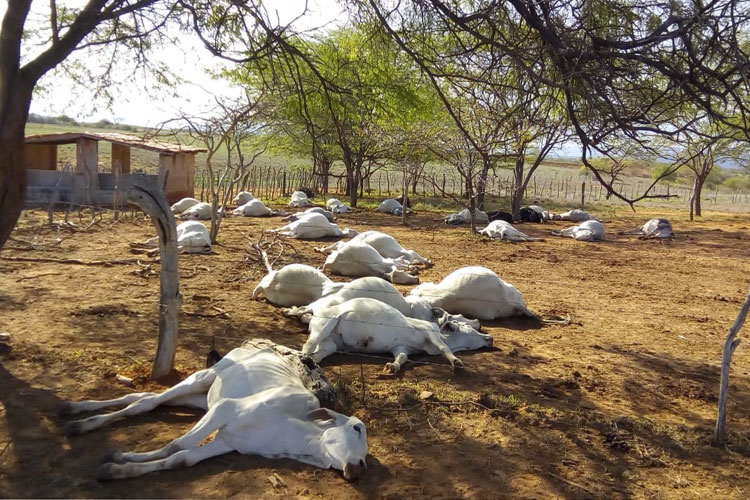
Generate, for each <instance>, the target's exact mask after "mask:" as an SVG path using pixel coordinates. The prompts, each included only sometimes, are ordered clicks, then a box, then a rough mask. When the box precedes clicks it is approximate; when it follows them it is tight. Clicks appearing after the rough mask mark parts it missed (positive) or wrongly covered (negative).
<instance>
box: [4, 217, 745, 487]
mask: <svg viewBox="0 0 750 500" xmlns="http://www.w3.org/2000/svg"><path fill="white" fill-rule="evenodd" d="M652 215H653V214H651V213H648V212H639V213H638V214H632V213H624V212H623V213H622V214H620V215H618V216H617V217H615V218H614V219H612V220H606V221H605V223H606V224H605V225H606V228H607V231H608V237H609V239H608V241H606V242H603V243H583V242H577V241H573V240H568V239H562V238H555V237H550V236H549V230H550V229H555V228H558V229H559V228H560V227H563V226H564V225H566V223H559V222H558V223H551V224H545V225H532V224H525V225H523V227H522V230H524V231H525V232H527V233H528V234H531V235H535V236H545V237H546V240H545V241H541V242H533V243H522V244H508V243H503V242H493V241H488V240H485V239H481V238H478V237H474V236H471V235H470V234H469V232H468V230H467V229H466V228H452V227H450V228H449V227H445V226H443V225H442V224H441V223H439V222H437V221H438V218H439V215H438V214H430V213H422V214H418V215H416V216H414V217H413V218H412V219H411V221H410V227H402V226H400V225H399V219H397V218H391V217H390V216H384V215H382V214H376V213H375V212H372V211H368V212H361V213H355V214H351V215H344V216H341V217H340V219H341V220H340V225H341V226H342V227H352V228H355V229H357V230H365V229H379V230H382V231H386V232H388V233H390V234H392V235H393V236H395V237H396V238H397V239H398V240H399V241H400V242H401V243H402V245H403V246H404V247H406V248H411V249H414V250H417V251H418V252H419V253H421V254H422V255H424V256H427V257H429V258H431V259H432V260H433V261H434V263H435V265H434V267H432V268H429V269H426V270H425V271H424V272H422V274H421V276H420V278H421V280H422V281H439V280H440V279H442V278H443V277H444V276H445V275H447V274H448V273H449V272H450V271H453V270H455V269H457V268H459V267H462V266H466V265H477V264H478V265H483V266H486V267H489V268H491V269H493V270H494V271H495V272H497V274H498V275H499V276H500V277H501V278H503V279H504V280H506V281H508V282H510V283H512V284H514V285H515V286H516V287H517V288H518V289H519V290H520V291H521V292H522V293H523V295H524V299H525V301H526V303H527V305H528V306H529V308H530V309H531V310H532V311H535V312H537V313H538V314H540V315H542V316H547V317H551V316H554V315H567V314H569V315H570V317H571V318H572V324H570V325H567V326H566V325H547V324H540V323H538V322H535V321H532V320H513V321H498V322H496V323H492V324H488V325H486V326H485V327H484V330H485V331H486V332H489V333H490V334H492V336H493V337H494V339H495V347H494V348H493V349H486V350H481V351H475V352H469V353H462V354H460V355H459V356H460V357H461V358H462V359H463V361H464V363H465V365H466V369H465V370H464V371H463V372H459V373H453V372H452V371H451V369H450V366H449V365H448V364H447V362H446V361H445V360H444V359H442V358H440V357H429V356H422V357H419V356H418V357H416V358H415V359H416V360H418V361H427V362H428V363H410V364H409V365H407V367H406V368H405V370H404V371H403V373H402V374H401V375H400V376H398V377H396V378H383V377H381V376H380V374H381V372H382V368H383V364H384V363H385V362H386V361H387V359H385V358H376V357H361V356H354V355H350V356H342V355H334V356H332V357H330V358H328V359H326V360H325V361H324V362H323V363H322V365H323V366H324V368H325V370H326V372H327V374H328V375H329V378H330V379H331V380H332V381H333V382H334V383H335V384H336V385H337V386H338V387H339V388H340V389H341V395H340V397H341V400H342V407H343V411H345V412H347V413H350V414H353V415H356V416H357V417H359V418H361V419H362V420H363V421H364V422H365V424H366V426H367V432H368V436H369V446H370V455H369V456H368V459H367V460H368V466H369V471H368V473H367V475H366V476H365V477H364V478H363V479H361V480H360V481H359V482H357V483H353V484H352V483H348V482H347V481H345V480H344V479H343V477H342V475H341V473H340V472H337V471H334V470H319V469H316V468H313V467H310V466H306V465H303V464H301V463H298V462H294V461H291V460H269V459H264V458H260V457H253V456H241V455H239V454H237V453H232V454H229V455H225V456H222V457H217V458H214V459H209V460H207V461H205V462H203V463H201V464H198V465H196V466H194V467H192V468H190V469H182V470H173V471H165V472H160V473H154V474H151V475H147V476H144V477H141V478H136V479H130V480H121V481H115V482H110V483H100V482H97V481H96V480H95V479H94V474H95V471H96V468H97V466H98V464H99V462H100V460H101V458H102V456H103V455H104V454H105V453H106V452H107V451H109V450H110V449H112V448H115V447H117V448H121V449H124V450H128V451H146V450H151V449H156V448H159V447H161V446H163V445H164V444H166V443H167V442H168V441H169V440H171V439H173V438H175V437H177V436H178V435H180V434H182V433H183V432H185V431H187V430H188V429H189V428H190V427H191V426H192V424H193V423H195V422H196V421H197V419H198V418H199V413H197V412H194V411H188V410H181V409H177V408H166V409H157V410H155V411H153V412H151V413H149V414H145V415H142V416H138V417H133V418H130V419H128V420H123V421H119V422H117V423H115V424H113V425H111V426H109V427H105V428H103V429H101V430H97V431H94V432H92V433H89V434H85V435H81V436H76V437H72V438H67V437H65V436H64V435H63V433H62V432H61V424H63V423H64V422H65V420H64V419H60V418H58V417H57V416H56V408H57V406H58V404H59V403H60V402H61V401H65V400H78V399H84V398H86V399H89V398H93V399H104V398H111V397H115V396H118V395H122V394H124V393H127V392H132V391H135V390H137V391H141V390H162V389H163V387H162V386H159V385H157V384H155V383H152V382H149V381H148V378H147V374H148V371H149V369H150V362H151V360H152V356H153V354H154V352H155V346H156V335H157V331H158V324H157V315H156V311H157V301H158V289H159V274H158V273H159V266H158V264H155V263H152V259H151V258H150V257H148V256H146V255H142V254H141V255H134V254H132V253H131V251H130V248H129V243H130V242H135V241H142V240H145V239H146V238H148V237H150V236H152V235H153V234H154V233H155V231H154V228H153V226H152V224H151V222H150V221H148V220H146V219H144V218H143V217H142V216H137V217H136V216H133V215H127V216H125V217H123V218H122V219H121V220H120V221H119V222H117V223H113V220H112V216H111V214H105V215H104V218H103V219H102V220H101V221H100V222H98V223H97V224H95V225H93V226H91V227H90V228H88V229H87V230H85V231H78V232H75V233H71V232H68V231H64V230H63V231H61V232H60V234H59V236H60V238H61V239H62V242H61V244H60V245H59V247H57V246H54V245H52V246H42V247H38V248H36V249H31V250H29V249H24V245H23V243H20V242H19V241H30V240H32V239H34V241H36V242H37V243H43V242H54V241H55V238H57V237H58V233H57V232H55V231H53V230H51V229H50V228H49V226H44V225H43V223H44V222H45V221H46V212H43V211H41V210H29V211H25V212H24V214H23V216H22V219H21V221H20V224H19V229H17V230H16V231H15V232H14V237H15V238H17V239H18V240H19V241H16V242H10V243H9V244H8V246H7V248H6V249H5V250H3V252H2V254H0V332H7V333H9V334H10V337H11V340H10V342H9V343H7V344H2V343H0V496H3V497H98V498H106V497H135V498H154V497H205V498H228V497H240V498H242V497H252V498H289V497H295V498H334V499H348V498H388V499H399V498H403V499H412V498H514V499H516V498H518V499H524V498H538V499H542V498H699V497H703V498H737V499H740V498H743V499H744V498H747V497H748V496H749V495H750V461H749V460H748V457H749V456H750V377H749V376H748V370H749V369H750V350H748V346H746V345H745V344H744V343H743V344H741V345H740V347H739V348H738V349H737V351H736V353H735V356H734V361H733V371H732V378H731V393H730V403H729V419H728V426H729V430H730V434H729V439H728V444H727V446H726V447H725V448H721V449H719V448H715V447H712V446H711V444H710V441H711V436H712V429H713V423H714V414H715V407H716V401H717V394H718V385H719V382H718V380H719V362H720V358H721V349H722V347H723V344H724V339H725V337H726V334H727V330H728V327H729V326H730V325H731V323H732V322H733V320H734V318H735V316H736V314H737V311H738V310H739V307H740V305H741V303H742V300H743V299H744V295H745V293H746V290H747V287H748V276H750V259H749V258H748V257H750V246H749V245H748V243H749V242H750V230H749V229H748V226H750V215H729V214H717V213H709V214H707V216H706V217H704V218H703V220H701V221H700V222H695V223H690V222H688V221H687V220H686V219H685V217H684V216H683V215H682V214H676V213H675V214H671V215H670V219H671V220H672V222H673V225H674V229H675V231H676V232H677V234H678V237H677V239H676V240H674V241H673V242H670V243H660V242H654V241H639V240H638V239H636V238H634V237H631V236H619V235H616V232H617V231H621V230H623V229H626V228H629V227H632V226H634V225H635V224H636V223H642V222H644V221H645V220H647V219H648V218H649V217H651V216H652ZM61 217H62V213H59V214H57V218H58V219H60V218H61ZM87 217H88V216H87V215H86V214H84V218H83V220H82V221H81V222H80V225H79V227H81V228H82V227H85V226H87V225H88V221H90V219H88V220H87ZM74 222H76V223H79V221H78V219H77V217H75V218H74ZM278 225H280V221H279V219H277V218H271V219H250V218H232V219H228V220H226V221H225V222H224V224H223V228H222V232H221V234H220V240H221V244H220V245H218V246H217V247H216V248H215V252H214V253H213V254H211V255H201V256H190V255H183V256H181V257H180V264H181V281H180V285H181V291H182V294H183V297H184V304H183V314H181V317H180V338H179V348H178V352H177V368H178V370H179V372H180V373H181V374H182V375H183V376H184V375H185V374H187V373H190V372H192V371H194V370H197V369H200V368H202V366H203V364H204V359H205V356H206V353H207V352H208V351H209V350H210V345H211V339H212V338H214V339H215V342H216V346H217V348H218V349H220V350H222V351H224V352H226V351H228V350H230V349H231V348H233V347H235V346H238V345H239V344H240V343H241V342H242V341H243V340H244V339H247V338H252V337H265V338H269V339H272V340H274V341H276V342H280V343H283V344H285V345H288V346H291V347H296V348H298V347H300V346H301V345H302V344H303V342H304V340H305V338H306V330H305V327H304V325H302V324H301V323H298V322H296V321H294V320H291V319H288V318H285V317H284V316H282V314H281V313H280V311H279V310H278V309H277V308H275V307H273V306H271V305H270V304H268V303H267V302H265V301H254V300H251V298H250V295H251V293H252V289H253V288H254V286H255V284H256V283H257V282H258V280H259V279H260V278H261V276H262V275H263V274H264V270H263V267H262V266H261V265H260V264H258V263H257V262H256V261H255V260H254V254H253V252H252V251H251V248H250V245H249V244H250V243H251V242H252V241H255V240H256V239H257V237H258V234H259V232H260V231H261V230H263V229H266V228H271V227H276V226H278ZM292 245H293V247H294V249H295V250H296V252H295V251H292V250H291V249H288V250H287V251H286V252H285V253H284V254H283V255H282V257H281V258H280V259H279V261H278V262H277V264H276V266H281V265H283V264H286V263H289V262H305V263H308V264H311V265H314V266H319V265H322V263H323V260H324V256H323V255H321V254H318V253H315V252H314V251H313V248H314V247H316V246H320V242H302V241H294V242H292ZM61 258H65V259H79V260H81V261H84V262H86V263H91V262H92V261H116V260H118V259H120V260H122V261H121V262H116V263H113V264H112V265H110V266H102V265H84V264H73V263H59V262H45V261H43V260H42V259H61ZM136 258H138V259H141V261H140V263H139V262H135V261H133V260H132V259H136ZM20 259H30V260H20ZM334 279H337V280H343V278H334ZM402 289H403V291H406V290H407V288H406V287H402ZM222 311H223V312H225V314H222ZM201 315H202V316H201ZM116 374H124V375H129V376H131V377H135V388H129V387H126V386H124V385H123V384H121V383H118V382H117V381H116V379H115V375H116ZM363 382H364V387H363ZM422 391H430V392H432V393H433V394H434V396H433V399H431V400H429V401H426V402H424V401H422V400H420V399H419V396H418V395H419V394H420V393H421V392H422ZM451 402H452V403H456V404H448V403H451ZM472 402H474V403H480V405H481V406H480V405H475V404H472ZM274 474H275V475H276V477H278V478H279V479H280V481H281V483H280V484H279V485H278V486H273V485H272V483H271V481H270V480H269V476H272V475H274Z"/></svg>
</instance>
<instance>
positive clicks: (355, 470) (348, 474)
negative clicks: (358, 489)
mask: <svg viewBox="0 0 750 500" xmlns="http://www.w3.org/2000/svg"><path fill="white" fill-rule="evenodd" d="M366 470H367V464H366V463H365V461H364V460H360V461H359V464H346V465H344V478H345V479H346V480H347V481H356V480H357V479H359V478H360V477H362V475H363V474H364V473H365V471H366Z"/></svg>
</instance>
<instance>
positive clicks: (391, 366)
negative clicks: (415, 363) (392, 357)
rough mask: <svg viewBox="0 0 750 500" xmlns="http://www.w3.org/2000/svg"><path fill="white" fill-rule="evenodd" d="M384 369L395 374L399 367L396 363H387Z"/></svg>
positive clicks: (390, 373)
mask: <svg viewBox="0 0 750 500" xmlns="http://www.w3.org/2000/svg"><path fill="white" fill-rule="evenodd" d="M383 371H384V372H385V373H388V374H389V375H395V374H397V373H398V367H397V366H396V363H386V364H385V368H383Z"/></svg>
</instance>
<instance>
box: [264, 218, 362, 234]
mask: <svg viewBox="0 0 750 500" xmlns="http://www.w3.org/2000/svg"><path fill="white" fill-rule="evenodd" d="M270 232H272V233H278V234H280V235H282V236H288V237H289V238H296V239H300V240H314V239H317V238H327V237H331V236H333V237H344V238H351V237H353V236H356V235H357V231H355V230H353V229H348V228H347V229H344V230H341V229H339V227H338V226H337V225H336V224H331V223H330V222H328V219H327V218H326V216H325V215H323V214H319V213H317V212H313V213H309V214H305V215H303V216H301V217H299V218H298V219H297V220H295V221H294V222H290V223H289V224H287V225H286V226H283V227H280V228H277V229H271V230H270Z"/></svg>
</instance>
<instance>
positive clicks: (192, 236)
mask: <svg viewBox="0 0 750 500" xmlns="http://www.w3.org/2000/svg"><path fill="white" fill-rule="evenodd" d="M176 229H177V250H179V251H180V252H185V253H210V252H211V237H210V235H209V232H208V228H207V227H206V226H204V225H203V223H202V222H198V221H195V220H189V221H185V222H182V223H180V224H177V228H176ZM131 246H133V247H135V248H143V247H151V248H156V247H158V246H159V237H158V236H155V237H153V238H149V239H147V240H146V241H144V242H143V243H134V244H132V245H131Z"/></svg>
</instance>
